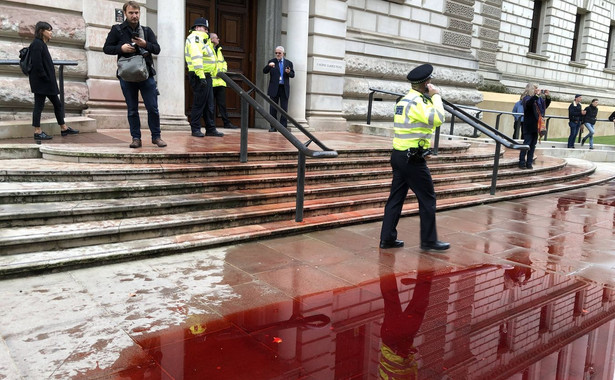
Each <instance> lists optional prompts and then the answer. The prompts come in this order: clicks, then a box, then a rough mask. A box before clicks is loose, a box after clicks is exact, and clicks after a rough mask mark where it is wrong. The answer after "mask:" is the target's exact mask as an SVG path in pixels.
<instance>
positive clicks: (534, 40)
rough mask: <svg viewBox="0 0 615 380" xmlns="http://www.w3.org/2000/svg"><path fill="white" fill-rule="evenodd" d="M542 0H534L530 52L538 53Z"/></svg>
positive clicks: (540, 39) (542, 10)
mask: <svg viewBox="0 0 615 380" xmlns="http://www.w3.org/2000/svg"><path fill="white" fill-rule="evenodd" d="M544 6H545V4H544V2H543V1H542V0H534V14H533V15H532V26H531V29H530V46H529V48H530V53H540V49H539V48H540V43H541V41H542V38H541V37H542V36H541V35H542V25H541V22H542V14H543V12H544V9H543V8H544Z"/></svg>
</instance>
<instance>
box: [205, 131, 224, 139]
mask: <svg viewBox="0 0 615 380" xmlns="http://www.w3.org/2000/svg"><path fill="white" fill-rule="evenodd" d="M205 136H213V137H222V136H224V133H222V132H218V130H217V129H214V130H211V131H207V132H205Z"/></svg>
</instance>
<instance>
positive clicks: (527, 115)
mask: <svg viewBox="0 0 615 380" xmlns="http://www.w3.org/2000/svg"><path fill="white" fill-rule="evenodd" d="M542 93H543V94H544V107H545V108H544V109H545V110H546V109H547V108H549V105H550V104H551V96H550V95H549V90H543V91H542ZM539 94H541V90H540V89H539V88H538V85H537V84H534V83H528V84H527V86H525V91H524V93H523V128H522V129H523V144H524V145H529V147H530V148H529V149H528V150H521V151H520V152H519V169H533V168H534V165H533V163H534V151H535V150H536V143H538V122H539V120H540V118H541V116H544V113H543V112H544V111H542V110H541V108H542V107H541V105H540V104H539V99H541V98H540V97H539Z"/></svg>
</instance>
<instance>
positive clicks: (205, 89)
mask: <svg viewBox="0 0 615 380" xmlns="http://www.w3.org/2000/svg"><path fill="white" fill-rule="evenodd" d="M188 79H189V80H190V87H192V94H193V95H194V102H193V103H192V111H191V112H190V129H192V132H198V131H200V130H201V118H202V117H205V130H206V131H211V130H215V129H216V125H215V124H214V91H213V86H212V85H211V76H207V77H206V78H205V79H204V80H202V79H200V78H199V77H198V76H197V75H196V74H195V73H194V72H192V71H191V72H190V73H189V74H188Z"/></svg>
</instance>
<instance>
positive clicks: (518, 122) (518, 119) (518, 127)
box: [512, 95, 523, 139]
mask: <svg viewBox="0 0 615 380" xmlns="http://www.w3.org/2000/svg"><path fill="white" fill-rule="evenodd" d="M512 112H513V113H520V114H521V115H513V117H514V118H515V124H514V125H513V137H512V138H513V139H518V138H519V132H520V131H521V138H523V130H522V126H523V95H521V96H520V97H519V101H518V102H517V103H515V105H514V107H513V110H512Z"/></svg>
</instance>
